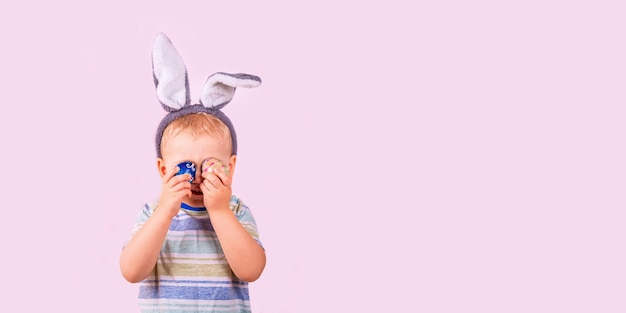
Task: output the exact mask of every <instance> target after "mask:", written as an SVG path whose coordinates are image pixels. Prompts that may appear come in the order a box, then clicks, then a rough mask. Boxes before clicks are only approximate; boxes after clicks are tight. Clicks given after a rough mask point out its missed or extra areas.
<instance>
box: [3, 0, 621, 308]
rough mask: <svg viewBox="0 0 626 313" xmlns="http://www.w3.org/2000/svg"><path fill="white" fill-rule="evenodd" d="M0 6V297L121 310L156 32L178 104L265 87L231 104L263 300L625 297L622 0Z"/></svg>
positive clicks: (436, 303) (154, 112)
mask: <svg viewBox="0 0 626 313" xmlns="http://www.w3.org/2000/svg"><path fill="white" fill-rule="evenodd" d="M504 2H507V3H509V4H503V3H504ZM9 3H10V4H4V3H3V4H2V5H0V12H1V13H0V40H2V44H1V47H2V48H1V52H0V55H1V56H2V57H1V58H0V71H1V74H0V80H1V81H0V86H1V87H0V88H1V90H2V93H1V95H0V96H1V97H2V99H1V100H0V105H1V106H2V113H1V114H2V123H0V136H1V140H2V141H1V143H2V153H0V157H1V164H2V165H3V166H4V171H3V172H4V174H3V175H2V177H3V184H2V186H3V187H2V188H1V189H0V190H2V191H1V192H2V197H1V199H2V208H3V210H2V212H3V216H2V220H3V223H2V227H0V232H1V233H0V238H1V239H0V240H2V242H1V243H2V255H3V257H2V258H1V259H0V262H1V263H0V265H1V268H2V275H1V281H2V285H3V290H4V291H3V296H2V302H3V305H2V306H3V307H5V308H7V307H10V308H13V309H12V310H11V311H15V312H17V311H20V312H41V311H55V312H56V311H59V312H60V311H65V312H136V311H137V306H136V296H137V290H138V289H137V288H138V287H137V285H132V284H130V283H127V282H126V281H124V280H123V279H122V277H121V275H120V273H119V269H118V264H117V261H118V257H119V251H120V249H121V247H122V245H123V244H124V242H125V240H126V238H127V237H128V235H129V232H130V229H131V226H132V223H133V221H134V219H135V216H136V215H137V213H138V212H139V210H140V209H141V206H142V205H143V203H144V202H146V201H150V200H152V199H153V198H155V197H157V196H158V192H159V190H160V181H159V178H158V175H157V171H156V165H155V160H154V158H155V155H154V146H153V136H154V132H155V130H156V126H157V124H158V122H159V121H160V119H161V117H162V116H163V115H164V113H165V112H164V111H163V110H162V109H161V107H160V106H159V104H158V102H157V101H156V94H155V91H154V85H153V82H152V72H151V67H150V49H151V45H152V40H153V38H154V36H155V35H156V33H157V32H161V31H162V32H165V33H166V34H167V35H168V36H169V37H170V38H171V39H172V41H173V43H174V45H175V46H176V47H177V49H178V50H179V51H180V52H181V54H182V56H183V58H184V60H185V63H186V65H187V68H188V70H189V78H190V85H191V90H192V98H193V99H194V100H196V99H197V98H198V96H199V89H200V86H201V84H202V82H203V80H204V79H205V77H206V76H207V75H209V74H211V73H213V72H215V71H226V72H246V73H251V74H256V75H259V76H260V77H261V78H262V79H263V81H264V83H263V85H261V86H260V87H259V88H256V89H239V90H237V93H236V94H235V99H234V100H233V102H232V103H231V104H230V105H229V106H228V107H227V108H226V109H225V112H226V113H227V114H228V115H229V116H230V117H231V118H232V119H233V121H234V122H235V126H236V128H237V131H238V134H239V142H240V151H239V164H238V169H237V173H236V181H235V192H236V193H237V194H238V195H239V196H241V197H242V198H243V199H244V200H245V201H246V202H247V203H248V204H249V205H250V207H251V209H252V210H253V212H254V214H255V216H256V218H257V222H258V225H259V230H260V233H261V239H262V241H263V243H264V245H265V247H266V249H267V256H268V264H267V267H266V270H265V272H264V273H263V276H262V277H261V278H260V279H259V280H258V281H256V282H254V283H252V284H251V287H250V288H251V297H252V306H253V309H254V311H255V312H268V313H269V312H272V313H277V312H625V311H626V301H624V300H625V298H624V294H625V292H626V285H625V283H624V281H625V279H626V271H625V268H626V267H625V264H626V258H625V256H626V255H625V253H624V238H625V237H624V235H625V231H624V226H623V225H624V218H625V217H626V214H625V213H624V208H625V204H626V199H625V198H626V197H625V196H624V195H625V194H624V190H625V187H626V167H625V165H624V164H625V162H624V160H626V149H625V148H624V143H625V139H624V137H625V133H626V123H625V122H624V120H625V113H626V109H625V107H626V101H625V100H626V94H625V92H624V90H625V86H626V75H625V73H626V61H625V60H626V57H625V56H626V45H625V44H624V30H625V29H626V20H625V19H624V9H625V7H624V5H622V4H621V1H517V4H512V1H432V3H425V2H416V3H413V4H411V5H408V3H410V1H384V2H383V3H384V4H365V3H363V2H362V1H352V3H350V2H343V3H339V2H336V1H332V2H331V1H325V2H324V1H316V2H311V3H293V2H288V1H283V2H280V1H263V2H256V3H245V4H244V3H240V2H233V1H221V2H219V3H218V2H208V1H193V2H184V4H183V3H182V2H181V4H176V2H174V1H124V2H122V1H117V2H115V1H107V2H100V3H95V2H89V1H87V2H86V1H35V2H32V1H23V2H16V1H14V2H9ZM18 3H19V4H18ZM434 3H436V4H434Z"/></svg>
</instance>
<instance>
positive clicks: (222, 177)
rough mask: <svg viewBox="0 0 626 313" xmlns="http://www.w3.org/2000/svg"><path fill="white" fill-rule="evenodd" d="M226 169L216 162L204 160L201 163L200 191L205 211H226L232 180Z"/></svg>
mask: <svg viewBox="0 0 626 313" xmlns="http://www.w3.org/2000/svg"><path fill="white" fill-rule="evenodd" d="M229 174H230V173H229V170H228V167H227V166H225V165H224V164H223V163H222V162H220V161H217V160H206V161H205V162H203V163H202V178H203V180H202V183H201V184H200V189H201V190H202V195H203V200H204V206H205V207H206V209H207V211H211V210H216V209H220V208H222V209H224V208H226V209H228V208H229V204H230V197H231V195H232V189H231V184H232V179H231V177H230V176H229Z"/></svg>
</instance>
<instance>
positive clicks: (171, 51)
mask: <svg viewBox="0 0 626 313" xmlns="http://www.w3.org/2000/svg"><path fill="white" fill-rule="evenodd" d="M152 73H153V75H154V84H155V85H156V92H157V97H158V99H159V101H160V102H161V104H162V105H163V108H164V109H165V110H166V111H169V112H172V111H177V110H180V109H181V108H182V107H184V106H185V105H188V104H189V103H190V99H189V80H188V78H187V69H186V68H185V63H184V62H183V59H182V57H181V56H180V54H179V53H178V51H176V48H174V46H173V45H172V42H171V41H170V40H169V38H167V36H165V34H163V33H160V34H158V35H157V37H156V39H155V40H154V45H153V47H152Z"/></svg>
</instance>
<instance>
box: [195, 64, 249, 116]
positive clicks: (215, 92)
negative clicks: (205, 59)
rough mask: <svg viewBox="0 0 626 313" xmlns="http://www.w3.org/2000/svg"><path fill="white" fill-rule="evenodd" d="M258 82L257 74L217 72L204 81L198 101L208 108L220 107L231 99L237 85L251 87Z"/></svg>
mask: <svg viewBox="0 0 626 313" xmlns="http://www.w3.org/2000/svg"><path fill="white" fill-rule="evenodd" d="M260 84H261V78H259V77H258V76H254V75H249V74H242V73H239V74H228V73H222V72H218V73H215V74H213V75H211V76H209V77H208V78H207V80H206V81H205V82H204V86H203V87H202V94H201V96H200V103H201V104H202V105H203V106H205V107H208V108H216V109H221V108H222V107H224V106H225V105H226V104H228V102H230V100H232V99H233V96H234V95H235V89H236V88H237V87H247V88H252V87H257V86H259V85H260Z"/></svg>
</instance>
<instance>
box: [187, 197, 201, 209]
mask: <svg viewBox="0 0 626 313" xmlns="http://www.w3.org/2000/svg"><path fill="white" fill-rule="evenodd" d="M185 202H186V203H187V204H189V205H191V206H193V207H203V206H204V200H203V198H202V195H201V194H200V195H196V194H192V195H191V197H187V199H186V201H185Z"/></svg>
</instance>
